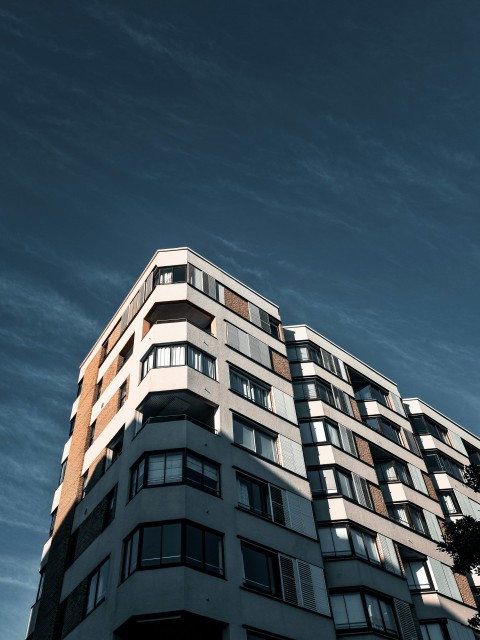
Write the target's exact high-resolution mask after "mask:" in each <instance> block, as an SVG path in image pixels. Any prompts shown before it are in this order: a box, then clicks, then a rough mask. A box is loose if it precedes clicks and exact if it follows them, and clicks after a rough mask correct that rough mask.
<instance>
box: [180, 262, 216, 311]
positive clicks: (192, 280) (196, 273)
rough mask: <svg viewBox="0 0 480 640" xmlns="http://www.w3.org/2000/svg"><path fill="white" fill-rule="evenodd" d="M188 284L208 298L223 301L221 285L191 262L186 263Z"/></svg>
mask: <svg viewBox="0 0 480 640" xmlns="http://www.w3.org/2000/svg"><path fill="white" fill-rule="evenodd" d="M188 284H190V285H192V287H195V289H198V290H199V291H202V292H203V293H204V294H205V295H207V296H209V297H210V298H213V299H214V300H219V301H220V302H223V286H222V285H221V284H220V283H219V282H217V281H216V280H215V278H214V277H213V276H210V275H208V273H205V271H202V270H201V269H198V268H197V267H194V266H193V264H189V265H188Z"/></svg>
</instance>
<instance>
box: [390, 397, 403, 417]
mask: <svg viewBox="0 0 480 640" xmlns="http://www.w3.org/2000/svg"><path fill="white" fill-rule="evenodd" d="M388 395H389V397H390V400H391V403H392V406H393V410H394V411H396V412H397V413H399V414H400V415H401V416H405V417H406V414H405V409H404V408H403V403H402V400H401V398H400V396H397V395H396V394H395V393H392V392H391V391H390V393H389V394H388Z"/></svg>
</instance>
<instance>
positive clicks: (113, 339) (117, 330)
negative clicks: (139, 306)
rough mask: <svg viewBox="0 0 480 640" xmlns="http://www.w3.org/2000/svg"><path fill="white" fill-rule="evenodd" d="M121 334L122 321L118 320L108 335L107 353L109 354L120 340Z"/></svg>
mask: <svg viewBox="0 0 480 640" xmlns="http://www.w3.org/2000/svg"><path fill="white" fill-rule="evenodd" d="M121 335H122V330H121V327H120V322H117V324H116V325H115V327H114V328H113V331H112V333H111V334H110V335H109V336H108V340H107V346H106V349H105V353H106V354H107V355H108V354H109V353H110V351H111V350H112V349H113V347H114V346H115V345H116V344H117V342H118V341H119V340H120V336H121Z"/></svg>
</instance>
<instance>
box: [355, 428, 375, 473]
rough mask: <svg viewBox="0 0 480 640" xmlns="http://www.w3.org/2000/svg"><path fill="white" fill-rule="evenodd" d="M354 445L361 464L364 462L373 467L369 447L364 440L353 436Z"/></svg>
mask: <svg viewBox="0 0 480 640" xmlns="http://www.w3.org/2000/svg"><path fill="white" fill-rule="evenodd" d="M354 437H355V444H356V445H357V451H358V457H359V458H360V460H361V461H362V462H366V463H367V464H369V465H370V466H372V467H373V458H372V452H371V451H370V445H369V444H368V442H367V441H366V440H364V439H363V438H361V437H360V436H357V434H354Z"/></svg>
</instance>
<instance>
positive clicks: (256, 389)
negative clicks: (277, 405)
mask: <svg viewBox="0 0 480 640" xmlns="http://www.w3.org/2000/svg"><path fill="white" fill-rule="evenodd" d="M230 387H231V389H232V391H235V392H236V393H238V394H240V395H241V396H243V397H244V398H247V400H251V401H252V402H254V403H255V404H258V405H260V406H261V407H263V408H264V409H269V410H270V409H271V408H272V404H271V400H270V389H271V388H270V387H269V386H266V385H263V384H261V383H260V382H257V381H256V380H254V379H253V378H250V377H249V376H247V374H245V373H240V372H239V371H237V370H236V369H232V368H230Z"/></svg>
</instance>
